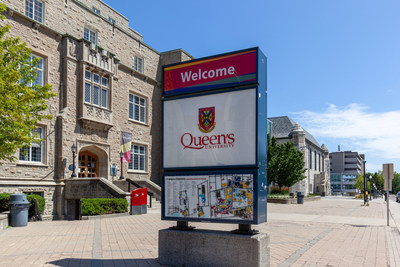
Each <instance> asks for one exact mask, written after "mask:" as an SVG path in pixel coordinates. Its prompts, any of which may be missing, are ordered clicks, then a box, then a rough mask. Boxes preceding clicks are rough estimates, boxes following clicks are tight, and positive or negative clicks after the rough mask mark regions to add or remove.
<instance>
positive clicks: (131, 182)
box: [126, 179, 154, 208]
mask: <svg viewBox="0 0 400 267" xmlns="http://www.w3.org/2000/svg"><path fill="white" fill-rule="evenodd" d="M126 181H127V182H128V192H131V184H132V185H134V186H136V188H143V187H142V186H140V185H139V184H138V183H136V182H134V181H132V180H131V179H126ZM147 195H149V196H150V208H151V206H152V198H153V195H154V194H153V193H152V192H149V191H148V190H147Z"/></svg>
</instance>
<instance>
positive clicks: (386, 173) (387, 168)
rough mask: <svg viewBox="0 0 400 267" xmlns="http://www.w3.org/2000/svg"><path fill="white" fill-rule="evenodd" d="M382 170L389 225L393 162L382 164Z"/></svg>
mask: <svg viewBox="0 0 400 267" xmlns="http://www.w3.org/2000/svg"><path fill="white" fill-rule="evenodd" d="M382 171H383V172H382V176H383V180H384V181H385V190H386V205H387V208H386V211H387V216H386V217H387V226H389V191H391V190H392V180H393V163H386V164H383V166H382ZM385 178H386V179H385Z"/></svg>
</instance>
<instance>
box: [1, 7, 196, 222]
mask: <svg viewBox="0 0 400 267" xmlns="http://www.w3.org/2000/svg"><path fill="white" fill-rule="evenodd" d="M2 2H3V3H4V4H5V5H6V6H7V11H6V13H5V16H6V19H5V20H4V21H3V22H2V23H7V24H10V26H11V31H10V33H9V35H10V36H13V37H17V36H18V37H20V39H21V41H23V42H25V43H26V44H27V46H28V47H29V48H31V49H32V57H37V58H39V61H40V64H39V66H38V68H37V72H38V83H40V84H47V83H48V84H50V85H52V88H53V91H54V92H55V93H57V96H56V97H54V98H53V99H51V100H50V101H49V103H48V106H49V108H48V113H50V114H52V115H53V119H52V120H47V121H41V122H39V123H38V124H37V132H38V133H39V135H40V137H41V138H42V140H43V141H42V142H41V143H40V144H32V145H31V146H30V147H26V148H24V149H23V151H26V153H22V152H23V151H22V150H21V151H18V152H17V153H16V155H15V156H16V157H17V159H18V160H17V161H15V162H8V161H3V162H1V165H0V193H2V192H8V193H13V192H15V193H20V192H24V193H28V194H40V195H42V196H43V197H44V198H45V199H46V209H45V216H48V217H55V218H65V217H66V216H69V217H70V218H73V217H74V216H75V213H76V207H77V203H78V202H79V199H80V198H83V197H126V198H129V194H128V193H126V191H128V190H127V189H126V188H127V186H126V185H127V183H126V182H118V180H119V178H120V176H121V169H120V166H121V163H120V140H121V134H122V132H125V133H130V134H131V135H132V146H131V153H132V161H131V162H130V163H129V164H128V163H123V177H125V179H124V181H125V180H132V181H134V182H136V183H139V184H145V185H146V186H147V187H148V188H149V190H152V191H154V192H155V193H157V192H156V191H159V190H160V187H159V185H160V183H161V116H160V114H161V77H162V73H161V71H162V68H161V66H163V65H166V64H172V63H176V62H181V61H187V60H191V59H192V57H191V56H190V55H189V54H188V53H186V52H185V51H184V50H182V49H178V50H174V51H169V52H163V53H160V52H158V51H156V50H155V49H153V48H152V47H150V46H149V45H147V44H146V43H145V42H144V41H143V36H142V35H141V34H139V33H138V32H136V31H135V30H133V29H131V28H130V27H129V25H128V23H129V21H128V19H127V18H126V17H124V16H123V15H121V14H120V13H118V12H117V11H116V10H114V9H113V8H111V7H110V6H108V5H107V4H105V3H104V2H102V1H100V0H79V1H77V0H63V1H45V0H44V1H41V0H24V1H23V0H5V1H2ZM74 160H75V166H76V165H77V168H76V169H75V170H74V168H73V166H74V164H73V163H74V162H73V161H74ZM117 168H118V170H117V173H115V171H114V170H115V169H117ZM74 175H76V176H77V177H76V178H71V176H74ZM116 185H118V186H119V187H118V186H116ZM124 188H125V189H124Z"/></svg>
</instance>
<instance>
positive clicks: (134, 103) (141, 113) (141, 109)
mask: <svg viewBox="0 0 400 267" xmlns="http://www.w3.org/2000/svg"><path fill="white" fill-rule="evenodd" d="M129 119H131V120H134V121H139V122H143V123H146V99H144V98H143V97H140V96H137V95H134V94H129Z"/></svg>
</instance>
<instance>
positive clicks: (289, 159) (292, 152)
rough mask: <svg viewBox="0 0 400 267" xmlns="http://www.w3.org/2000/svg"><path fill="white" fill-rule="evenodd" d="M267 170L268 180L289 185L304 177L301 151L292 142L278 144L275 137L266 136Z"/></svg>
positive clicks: (280, 185)
mask: <svg viewBox="0 0 400 267" xmlns="http://www.w3.org/2000/svg"><path fill="white" fill-rule="evenodd" d="M267 171H268V178H269V182H274V183H276V184H277V185H278V186H279V187H282V186H287V187H291V186H292V185H294V184H295V183H297V182H299V181H301V180H303V179H304V178H305V176H304V172H305V171H306V168H304V156H303V153H302V152H301V151H299V150H297V149H296V147H295V146H294V144H293V143H292V142H287V143H284V144H281V145H278V144H277V142H276V139H275V137H272V138H268V164H267Z"/></svg>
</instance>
